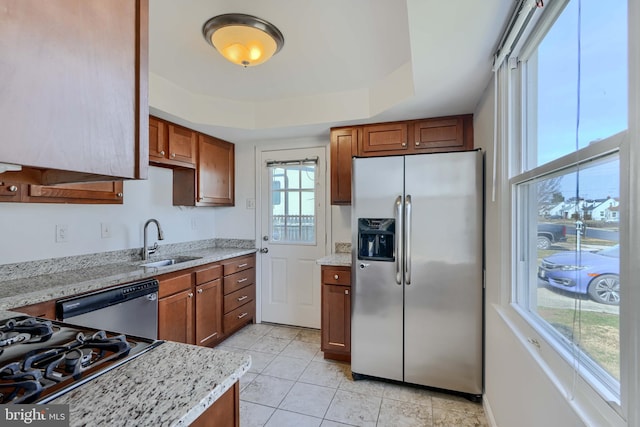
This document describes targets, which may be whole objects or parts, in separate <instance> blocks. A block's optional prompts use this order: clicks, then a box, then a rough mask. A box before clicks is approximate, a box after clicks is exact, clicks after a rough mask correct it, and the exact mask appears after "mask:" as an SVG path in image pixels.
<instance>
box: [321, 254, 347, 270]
mask: <svg viewBox="0 0 640 427" xmlns="http://www.w3.org/2000/svg"><path fill="white" fill-rule="evenodd" d="M316 264H320V265H334V266H342V267H351V254H343V253H337V254H331V255H327V256H325V257H322V258H320V259H317V260H316Z"/></svg>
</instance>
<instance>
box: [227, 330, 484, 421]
mask: <svg viewBox="0 0 640 427" xmlns="http://www.w3.org/2000/svg"><path fill="white" fill-rule="evenodd" d="M218 348H220V349H225V350H229V351H235V352H244V353H247V354H250V355H251V359H252V366H251V369H250V370H249V372H248V373H246V374H245V375H244V376H243V377H242V378H241V380H240V426H241V427H256V426H265V427H289V426H291V427H318V426H322V427H340V426H380V427H382V426H390V427H413V426H415V427H440V426H451V427H454V426H455V427H459V426H487V425H488V424H487V421H486V418H485V415H484V411H483V409H482V405H480V404H476V403H472V402H470V401H468V400H466V399H464V398H460V397H456V396H450V395H446V394H440V393H435V392H432V391H427V390H424V389H419V388H413V387H404V386H400V385H395V384H389V383H385V382H379V381H369V380H360V381H353V379H352V378H351V371H350V369H349V364H347V363H341V362H335V361H330V360H325V359H324V358H323V353H322V352H321V351H320V331H318V330H315V329H305V328H294V327H289V326H281V325H272V324H265V323H262V324H254V325H249V326H247V327H246V328H243V329H242V330H241V331H239V332H238V333H236V334H234V335H233V336H231V337H229V338H228V339H227V340H225V341H224V342H223V343H222V344H221V345H220V346H218Z"/></svg>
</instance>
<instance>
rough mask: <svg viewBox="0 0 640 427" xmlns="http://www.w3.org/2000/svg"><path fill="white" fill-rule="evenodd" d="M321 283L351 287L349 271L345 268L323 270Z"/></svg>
mask: <svg viewBox="0 0 640 427" xmlns="http://www.w3.org/2000/svg"><path fill="white" fill-rule="evenodd" d="M322 283H327V284H331V285H351V269H350V268H349V267H345V268H344V269H338V268H335V267H333V268H324V269H322Z"/></svg>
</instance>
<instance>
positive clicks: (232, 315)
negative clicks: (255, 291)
mask: <svg viewBox="0 0 640 427" xmlns="http://www.w3.org/2000/svg"><path fill="white" fill-rule="evenodd" d="M255 313H256V302H255V301H251V302H248V303H246V304H244V305H242V306H240V307H238V308H236V309H235V310H233V311H231V312H229V313H227V314H225V315H224V320H223V325H224V333H225V334H227V333H229V332H232V331H233V330H234V329H236V328H237V327H238V326H240V325H242V324H244V323H246V322H248V321H249V320H251V319H253V318H254V317H255Z"/></svg>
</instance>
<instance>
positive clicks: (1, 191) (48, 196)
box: [0, 181, 124, 205]
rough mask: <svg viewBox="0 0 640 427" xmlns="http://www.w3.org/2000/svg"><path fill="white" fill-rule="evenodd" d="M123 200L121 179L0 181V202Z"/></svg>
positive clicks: (113, 202)
mask: <svg viewBox="0 0 640 427" xmlns="http://www.w3.org/2000/svg"><path fill="white" fill-rule="evenodd" d="M123 200H124V194H123V184H122V181H105V182H85V183H78V184H57V185H33V184H21V183H3V182H0V202H21V203H74V204H114V205H121V204H122V203H123Z"/></svg>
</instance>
